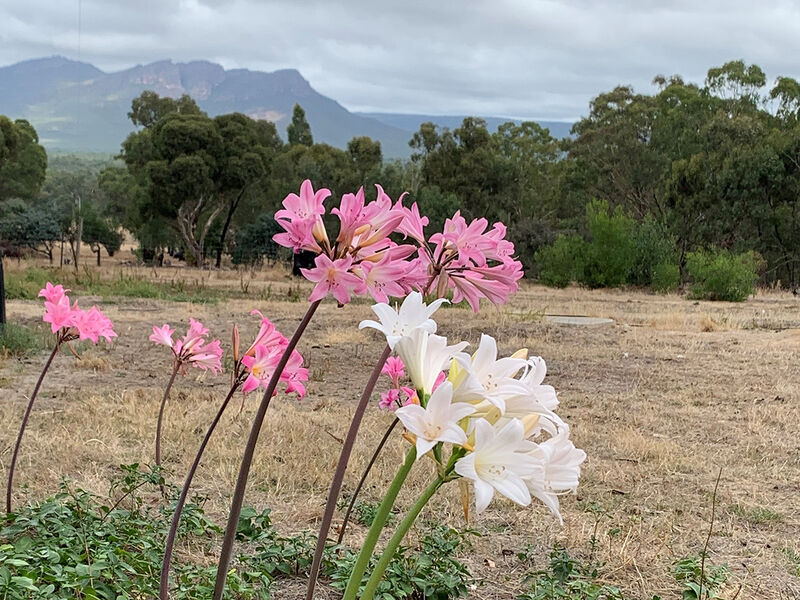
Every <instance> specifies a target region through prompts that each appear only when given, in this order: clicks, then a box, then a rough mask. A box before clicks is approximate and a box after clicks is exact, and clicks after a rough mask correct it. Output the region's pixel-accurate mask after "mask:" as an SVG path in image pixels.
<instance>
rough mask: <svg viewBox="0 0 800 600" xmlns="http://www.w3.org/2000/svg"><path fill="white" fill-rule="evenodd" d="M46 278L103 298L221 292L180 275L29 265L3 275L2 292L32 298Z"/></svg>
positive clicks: (189, 298) (191, 298)
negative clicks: (106, 273)
mask: <svg viewBox="0 0 800 600" xmlns="http://www.w3.org/2000/svg"><path fill="white" fill-rule="evenodd" d="M48 281H57V282H59V283H61V284H62V285H64V286H65V287H68V288H70V289H72V290H73V292H79V293H82V294H86V295H91V296H101V297H102V298H103V299H104V300H108V299H113V298H117V297H123V298H153V299H156V300H165V301H168V302H194V303H209V302H212V303H213V302H217V301H219V299H220V298H223V297H225V294H223V293H221V292H220V291H218V290H213V289H210V288H208V287H206V286H205V285H204V284H203V283H202V282H201V281H198V282H195V283H187V282H186V281H185V280H183V279H175V280H172V281H158V282H156V281H152V280H150V279H147V278H146V277H145V276H143V275H140V274H126V273H125V272H124V271H118V273H117V275H116V277H113V278H109V279H106V278H102V277H101V276H100V275H99V274H98V273H97V271H92V270H89V269H86V270H84V271H83V272H80V273H75V272H74V271H70V270H55V269H52V270H51V269H40V268H29V269H26V270H24V271H11V272H9V273H8V274H7V275H6V296H7V297H8V298H9V299H21V300H36V299H37V296H38V294H39V290H40V289H42V288H43V287H44V285H45V283H47V282H48Z"/></svg>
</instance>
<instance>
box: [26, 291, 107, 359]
mask: <svg viewBox="0 0 800 600" xmlns="http://www.w3.org/2000/svg"><path fill="white" fill-rule="evenodd" d="M68 291H69V290H68V289H64V286H62V285H61V284H58V285H53V284H52V283H50V282H49V281H48V282H47V284H46V285H45V287H44V288H43V289H42V290H40V291H39V297H40V298H44V299H45V302H44V307H45V311H44V317H42V320H43V321H44V322H45V323H50V329H51V330H52V332H53V333H57V334H58V341H59V343H61V342H68V341H71V340H75V339H80V340H91V341H92V343H94V344H96V343H97V342H98V341H100V338H101V337H102V338H105V340H106V341H107V342H110V341H111V340H112V339H113V338H115V337H117V334H116V332H115V331H114V325H113V323H111V319H109V318H108V317H106V316H105V315H104V314H103V313H102V312H100V310H99V309H98V308H97V307H96V306H93V307H92V308H90V309H89V310H83V309H82V308H79V307H78V303H77V302H75V303H74V304H72V305H70V300H69V296H67V292H68Z"/></svg>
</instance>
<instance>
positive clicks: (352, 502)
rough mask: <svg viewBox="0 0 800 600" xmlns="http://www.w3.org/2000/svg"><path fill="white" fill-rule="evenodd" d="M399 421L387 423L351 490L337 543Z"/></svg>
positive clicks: (342, 536) (341, 538)
mask: <svg viewBox="0 0 800 600" xmlns="http://www.w3.org/2000/svg"><path fill="white" fill-rule="evenodd" d="M399 422H400V419H397V418H395V420H394V421H392V424H391V425H389V428H388V429H387V430H386V433H384V434H383V437H382V438H381V441H380V443H379V444H378V447H377V448H375V452H373V453H372V458H370V460H369V464H368V465H367V468H366V469H364V473H363V474H362V475H361V479H360V480H359V482H358V485H357V486H356V490H355V491H354V492H353V497H352V498H351V499H350V504H349V505H348V507H347V512H346V513H344V520H343V521H342V528H341V530H340V531H339V539H338V540H336V543H337V544H341V543H342V540H343V539H344V532H345V530H346V529H347V523H348V522H349V521H350V513H352V512H353V507H354V506H355V505H356V500H357V499H358V495H359V494H360V493H361V488H362V487H364V483H366V481H367V477H368V476H369V474H370V471H372V467H373V465H374V464H375V462H376V461H377V460H378V456H379V455H380V453H381V451H382V450H383V447H384V446H385V445H386V442H388V441H389V436H390V435H391V434H392V431H394V428H395V427H397V424H398V423H399Z"/></svg>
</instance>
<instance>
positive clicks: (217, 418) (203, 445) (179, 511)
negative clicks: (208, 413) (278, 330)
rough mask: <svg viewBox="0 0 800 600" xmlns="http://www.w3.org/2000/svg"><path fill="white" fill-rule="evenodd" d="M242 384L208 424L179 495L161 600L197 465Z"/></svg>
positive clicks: (166, 591) (164, 598)
mask: <svg viewBox="0 0 800 600" xmlns="http://www.w3.org/2000/svg"><path fill="white" fill-rule="evenodd" d="M240 385H241V380H236V381H234V384H233V385H232V386H231V389H230V390H229V391H228V395H227V396H225V400H223V401H222V404H221V405H220V407H219V410H217V414H216V415H215V416H214V420H213V421H211V425H209V426H208V430H207V431H206V435H205V437H203V441H202V442H201V443H200V448H198V450H197V454H196V455H195V457H194V461H193V462H192V466H191V467H190V468H189V473H187V475H186V481H184V483H183V488H182V489H181V495H180V496H179V497H178V503H177V504H176V505H175V512H174V513H173V515H172V523H171V524H170V527H169V533H168V534H167V542H166V548H165V550H164V560H163V562H162V563H161V583H160V587H159V598H160V600H167V598H169V567H170V563H171V562H172V550H173V548H174V547H175V536H176V535H177V533H178V525H179V523H180V520H181V514H182V513H183V507H184V505H185V504H186V498H187V497H188V496H189V488H190V487H191V485H192V480H193V479H194V474H195V472H196V471H197V467H199V466H200V459H201V458H202V457H203V452H205V449H206V446H207V445H208V441H209V440H210V439H211V435H212V434H213V433H214V430H215V429H216V427H217V424H218V423H219V421H220V419H221V418H222V414H223V413H224V412H225V409H226V408H227V407H228V404H229V403H230V401H231V398H233V395H234V394H235V393H236V390H237V389H239V386H240Z"/></svg>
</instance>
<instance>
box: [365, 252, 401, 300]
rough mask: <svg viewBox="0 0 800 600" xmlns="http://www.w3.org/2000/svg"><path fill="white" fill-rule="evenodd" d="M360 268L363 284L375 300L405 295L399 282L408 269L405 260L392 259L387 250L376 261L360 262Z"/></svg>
mask: <svg viewBox="0 0 800 600" xmlns="http://www.w3.org/2000/svg"><path fill="white" fill-rule="evenodd" d="M361 269H362V271H363V272H364V285H365V286H366V287H367V291H368V292H369V293H370V295H371V296H372V297H373V298H374V299H375V301H376V302H389V296H393V297H395V298H399V297H402V296H405V290H404V289H403V286H402V285H401V283H400V282H401V281H402V280H403V277H404V276H405V274H406V271H407V270H408V263H407V262H405V261H403V260H393V259H392V256H391V254H389V253H388V252H387V254H385V255H384V257H383V258H382V259H381V260H380V261H378V262H377V263H373V262H369V261H364V262H362V263H361Z"/></svg>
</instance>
